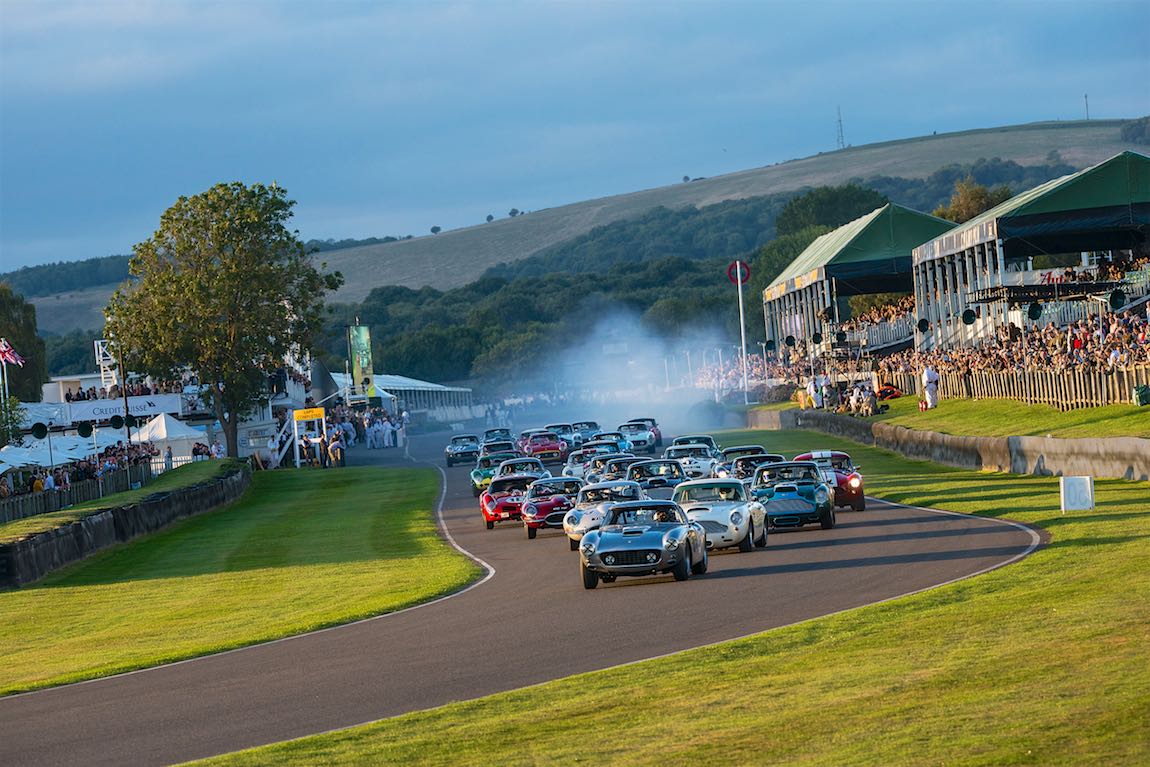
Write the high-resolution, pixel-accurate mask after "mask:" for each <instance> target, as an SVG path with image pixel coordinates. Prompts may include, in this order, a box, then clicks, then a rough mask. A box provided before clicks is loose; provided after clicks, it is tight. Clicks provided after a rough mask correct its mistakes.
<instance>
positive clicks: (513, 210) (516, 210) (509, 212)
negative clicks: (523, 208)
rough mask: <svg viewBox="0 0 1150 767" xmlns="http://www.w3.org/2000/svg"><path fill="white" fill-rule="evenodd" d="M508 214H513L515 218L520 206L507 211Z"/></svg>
mask: <svg viewBox="0 0 1150 767" xmlns="http://www.w3.org/2000/svg"><path fill="white" fill-rule="evenodd" d="M507 215H509V216H511V217H512V218H515V217H516V216H518V215H519V208H512V209H511V210H510V211H508V212H507Z"/></svg>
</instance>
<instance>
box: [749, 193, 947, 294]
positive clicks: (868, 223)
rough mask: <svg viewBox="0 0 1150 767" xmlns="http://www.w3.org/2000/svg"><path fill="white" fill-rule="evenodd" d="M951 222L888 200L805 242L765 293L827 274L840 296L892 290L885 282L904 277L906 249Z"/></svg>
mask: <svg viewBox="0 0 1150 767" xmlns="http://www.w3.org/2000/svg"><path fill="white" fill-rule="evenodd" d="M953 227H954V223H953V222H951V221H946V220H944V219H941V218H935V217H934V216H931V215H928V214H926V213H920V212H918V211H917V210H911V209H910V208H906V207H903V206H902V205H895V204H894V203H888V204H886V205H883V206H882V207H881V208H878V209H876V210H874V211H871V212H870V213H868V214H866V215H865V216H862V217H861V218H857V219H855V220H854V221H851V222H850V223H849V224H843V225H842V226H840V227H839V228H838V229H835V230H834V231H833V232H827V233H826V234H824V235H823V236H822V237H819V238H818V239H816V240H815V241H814V242H812V243H811V244H810V245H808V246H807V248H806V250H804V251H803V252H802V253H800V254H799V255H798V257H797V258H795V260H794V261H792V262H791V263H790V264H789V265H788V266H787V268H786V269H784V270H783V271H782V273H781V274H780V275H779V276H778V277H777V278H775V280H774V282H772V283H771V284H770V286H769V287H768V288H767V290H766V291H765V292H764V298H766V299H767V300H774V299H775V298H778V297H779V296H781V295H782V294H783V293H786V292H788V291H790V290H795V289H798V288H802V287H805V286H807V285H809V284H811V283H812V282H815V281H818V280H822V279H827V278H831V277H833V278H835V280H836V281H837V284H838V294H839V295H844V296H846V295H855V294H859V293H871V292H882V291H884V290H897V289H898V288H897V287H894V286H891V285H890V284H889V282H890V280H891V279H892V278H902V279H903V280H905V281H907V282H909V280H910V277H911V251H912V250H913V249H914V248H915V247H917V246H919V245H921V244H922V243H924V242H926V241H927V240H930V239H932V238H934V237H937V236H938V235H940V234H942V233H943V232H945V231H947V230H949V229H951V228H953ZM905 289H907V290H909V287H907V288H905Z"/></svg>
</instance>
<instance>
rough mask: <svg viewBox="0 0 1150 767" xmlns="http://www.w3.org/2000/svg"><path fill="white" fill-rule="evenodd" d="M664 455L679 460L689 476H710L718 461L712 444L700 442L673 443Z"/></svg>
mask: <svg viewBox="0 0 1150 767" xmlns="http://www.w3.org/2000/svg"><path fill="white" fill-rule="evenodd" d="M663 457H664V458H670V459H671V460H673V461H678V462H679V465H680V466H682V467H683V472H684V473H685V474H686V475H687V476H688V477H709V476H711V474H713V473H714V471H715V464H716V463H717V461H716V460H715V455H714V453H713V452H712V451H711V448H710V446H708V445H704V444H702V443H698V442H692V443H687V444H685V445H672V446H671V447H669V448H667V449H666V450H664V451H663Z"/></svg>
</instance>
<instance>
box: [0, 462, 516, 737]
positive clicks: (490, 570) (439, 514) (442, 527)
mask: <svg viewBox="0 0 1150 767" xmlns="http://www.w3.org/2000/svg"><path fill="white" fill-rule="evenodd" d="M411 460H412V463H415V464H417V465H418V464H419V463H420V462H419V461H415V460H414V459H411ZM427 465H428V466H432V467H433V468H434V469H435V470H436V471H438V472H439V504H438V505H437V507H436V509H435V522H436V528H437V529H438V530H439V531H441V532H442V533H443V535H444V537H445V538H446V539H447V542H448V543H450V544H451V546H452V548H454V549H455V550H456V551H459V552H460V553H462V554H463V555H464V556H466V557H467V558H468V559H471V560H473V561H474V562H477V563H478V564H479V565H480V566H482V567H483V568H484V569H485V570H486V571H487V574H486V575H485V576H483V578H481V579H480V580H478V581H475V582H474V583H470V584H468V585H467V586H465V587H463V588H462V589H460V590H459V591H453V592H451V593H450V594H444V595H443V596H441V597H437V598H436V599H433V600H431V601H430V602H420V603H419V604H417V605H409V606H408V607H404V608H402V609H399V610H393V611H392V612H387V613H381V614H379V615H372V616H371V617H369V618H360V619H359V620H355V621H350V622H348V623H339V624H336V625H335V626H326V627H324V628H322V629H315V630H314V631H306V632H304V633H302V634H292V635H291V636H286V637H279V638H278V639H268V640H266V641H263V642H257V643H255V644H249V645H244V646H243V647H233V648H231V649H229V650H220V651H219V652H213V653H208V654H206V655H197V656H195V657H193V658H184V659H182V660H174V661H171V662H170V663H161V664H160V665H158V666H147V667H145V668H137V669H132V670H131V671H121V672H120V673H118V674H110V675H108V676H100V677H96V678H95V679H81V680H80V681H78V682H68V683H66V684H59V685H54V686H52V687H43V688H40V689H38V690H25V691H24V692H17V693H13V694H11V695H4V696H0V705H3V704H4V701H6V700H14V699H15V698H22V697H26V696H29V695H43V694H47V693H51V692H54V691H57V690H66V689H68V688H71V687H79V686H80V685H85V684H94V683H96V682H106V681H108V680H110V679H119V678H121V677H127V676H134V675H136V674H145V673H148V672H151V671H157V670H159V669H165V668H172V667H174V666H182V665H184V664H185V663H195V662H197V661H202V660H205V659H207V658H219V657H221V656H223V655H231V654H232V653H240V652H244V651H248V650H255V649H258V648H261V647H267V646H269V645H274V644H279V643H281V642H291V641H294V640H298V639H303V638H305V637H310V636H315V635H317V634H324V633H326V632H328V631H335V630H337V629H343V628H347V627H348V626H357V625H359V624H361V623H371V622H373V621H378V620H382V619H384V618H390V617H392V616H393V615H401V614H403V613H406V612H411V611H412V610H418V609H419V608H421V607H430V606H431V605H435V604H439V603H440V602H446V601H447V600H448V599H453V598H455V597H458V596H462V595H464V594H466V593H467V592H469V591H471V590H472V589H474V588H477V587H479V586H482V585H483V584H484V583H487V581H489V580H491V579H492V578H493V577H495V567H494V566H492V565H491V564H490V563H488V562H486V561H484V560H483V559H480V558H479V557H477V556H475V555H474V554H472V553H471V552H470V551H468V550H467V549H465V548H463V547H462V546H460V545H459V544H458V543H456V541H455V538H454V537H453V536H452V535H451V532H450V531H448V529H447V522H445V521H444V519H443V504H444V502H445V501H446V500H447V472H445V471H444V470H443V468H442V467H440V466H436V465H435V464H431V463H427ZM385 468H386V467H385ZM228 753H230V752H228ZM204 758H207V757H204Z"/></svg>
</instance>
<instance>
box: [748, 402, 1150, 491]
mask: <svg viewBox="0 0 1150 767" xmlns="http://www.w3.org/2000/svg"><path fill="white" fill-rule="evenodd" d="M748 426H749V427H750V428H752V429H773V430H778V429H809V430H813V431H821V432H824V433H826V434H833V435H835V436H839V437H845V438H847V439H850V440H854V441H855V442H861V443H863V444H864V445H874V446H876V447H881V448H885V449H887V450H891V451H893V452H896V453H899V454H901V455H904V456H906V457H907V458H915V459H919V460H924V461H933V462H935V463H941V464H945V465H947V466H957V467H959V468H963V469H975V470H981V469H987V470H990V471H1008V472H1012V473H1015V474H1038V475H1043V476H1064V475H1090V476H1094V477H1117V478H1120V479H1130V480H1142V481H1145V480H1150V440H1148V439H1139V438H1137V437H1106V438H1099V439H1056V438H1053V437H966V436H959V435H954V434H941V433H939V432H934V431H920V430H918V429H907V428H906V427H904V426H894V425H892V424H888V423H882V422H878V421H867V420H866V419H864V418H853V417H851V416H845V415H835V414H833V413H826V412H823V411H821V410H798V409H794V410H773V411H771V410H757V411H756V410H752V411H750V412H749V413H748Z"/></svg>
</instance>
